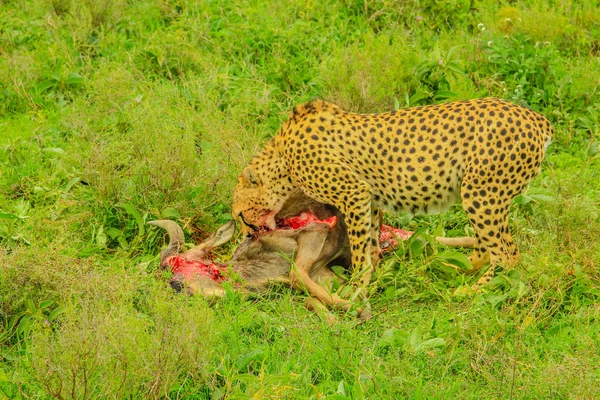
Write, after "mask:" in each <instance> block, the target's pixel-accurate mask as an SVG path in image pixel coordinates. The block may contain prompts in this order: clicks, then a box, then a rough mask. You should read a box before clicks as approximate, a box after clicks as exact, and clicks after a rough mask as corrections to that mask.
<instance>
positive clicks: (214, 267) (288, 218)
mask: <svg viewBox="0 0 600 400" xmlns="http://www.w3.org/2000/svg"><path fill="white" fill-rule="evenodd" d="M276 221H278V226H277V228H276V229H274V230H271V231H266V232H261V233H259V234H257V235H255V236H251V237H247V238H246V239H245V240H244V241H243V242H242V244H241V245H240V246H239V247H238V248H237V249H236V250H235V252H234V254H233V257H232V258H231V260H230V261H229V262H228V263H223V264H216V263H214V262H213V261H212V260H211V258H210V254H209V253H210V251H211V250H212V249H214V248H215V247H218V246H220V245H222V244H224V243H226V242H227V241H229V240H230V239H231V237H232V236H233V234H234V232H235V222H234V221H229V222H228V223H226V224H224V225H222V226H221V227H220V228H218V229H217V231H216V232H215V233H214V234H213V235H211V236H210V237H209V238H208V239H206V240H205V241H203V242H202V243H201V244H199V245H197V246H196V247H194V248H192V249H190V250H188V251H186V252H184V251H183V246H184V234H183V230H182V229H181V227H180V226H179V225H177V224H176V223H175V222H173V221H168V220H160V221H151V222H149V224H152V225H156V226H159V227H161V228H163V229H165V230H166V231H167V232H168V234H169V237H170V240H169V245H168V247H167V248H166V249H165V250H163V251H162V253H161V266H162V267H164V268H169V269H170V270H171V271H173V272H174V273H175V275H174V277H173V279H172V280H171V285H172V286H173V287H175V288H176V289H178V290H181V289H182V288H183V287H184V286H185V287H187V289H188V290H189V291H190V292H191V293H197V294H201V295H203V296H206V297H209V296H222V295H223V294H224V293H225V290H224V288H223V287H222V285H221V283H222V282H223V281H224V280H225V279H227V269H228V268H229V269H230V271H232V272H234V273H235V274H237V275H239V276H240V277H241V278H242V279H243V281H244V284H243V288H244V289H245V290H248V291H253V292H256V291H260V290H263V289H265V288H266V287H267V285H268V284H269V283H273V282H281V283H285V284H288V285H290V286H293V287H295V288H297V289H300V290H306V291H307V292H308V293H309V294H310V296H311V298H309V299H308V300H307V306H308V307H309V308H310V309H313V310H315V309H321V310H325V307H324V306H323V304H325V305H327V306H328V307H330V308H337V309H342V310H345V311H348V310H349V309H350V306H351V302H350V301H348V300H344V299H342V298H340V297H339V296H337V295H335V294H331V293H329V291H328V290H326V289H325V287H324V286H322V283H323V282H325V281H327V280H330V279H332V278H333V277H334V276H335V274H334V273H333V271H332V270H331V267H332V266H336V265H337V266H341V267H345V268H348V267H349V266H350V264H351V253H350V245H349V242H348V235H347V231H346V229H347V228H346V224H345V223H344V220H343V216H342V214H341V213H340V212H339V211H338V210H337V208H335V207H333V206H330V205H326V204H323V203H319V202H317V201H315V200H312V199H310V198H308V197H306V196H305V195H304V194H302V193H301V192H298V193H297V194H296V195H294V196H292V197H291V198H290V199H289V200H288V201H287V202H286V204H285V205H284V207H283V208H282V210H281V211H280V212H279V213H278V214H277V217H276ZM410 234H411V233H410V232H406V231H401V230H394V229H393V228H389V227H385V231H384V232H383V233H382V236H381V238H382V240H383V241H384V242H385V243H381V242H380V245H381V247H384V248H392V247H394V244H397V241H398V240H402V239H406V238H407V237H409V236H410ZM436 239H437V241H438V242H440V243H442V244H446V245H450V246H465V247H472V246H473V245H474V239H473V238H470V237H463V238H444V237H438V238H436ZM357 311H358V313H359V316H360V317H361V318H367V317H368V315H369V312H368V311H367V310H363V309H358V310H357ZM327 318H328V319H330V318H333V317H332V316H331V315H328V317H327Z"/></svg>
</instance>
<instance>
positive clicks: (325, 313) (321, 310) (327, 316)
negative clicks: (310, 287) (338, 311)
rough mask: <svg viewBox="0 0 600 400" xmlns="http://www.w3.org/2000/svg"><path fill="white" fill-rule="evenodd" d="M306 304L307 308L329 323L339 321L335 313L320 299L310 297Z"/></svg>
mask: <svg viewBox="0 0 600 400" xmlns="http://www.w3.org/2000/svg"><path fill="white" fill-rule="evenodd" d="M304 305H305V306H306V308H307V309H309V310H310V311H312V312H314V313H315V314H317V315H318V316H319V317H320V318H321V319H322V320H324V321H325V323H326V324H327V325H333V324H335V323H336V322H337V318H336V317H335V315H333V314H332V313H331V312H330V311H329V309H328V308H327V306H325V304H323V303H322V302H321V300H319V299H315V298H314V297H309V298H308V299H306V301H305V302H304Z"/></svg>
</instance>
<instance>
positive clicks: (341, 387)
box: [336, 380, 346, 396]
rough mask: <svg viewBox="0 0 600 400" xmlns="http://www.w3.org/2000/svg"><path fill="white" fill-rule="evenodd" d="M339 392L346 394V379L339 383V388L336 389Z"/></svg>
mask: <svg viewBox="0 0 600 400" xmlns="http://www.w3.org/2000/svg"><path fill="white" fill-rule="evenodd" d="M336 393H337V394H341V395H344V396H345V395H346V387H345V386H344V381H343V380H342V381H340V383H339V384H338V387H337V390H336Z"/></svg>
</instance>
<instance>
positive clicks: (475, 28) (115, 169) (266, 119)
mask: <svg viewBox="0 0 600 400" xmlns="http://www.w3.org/2000/svg"><path fill="white" fill-rule="evenodd" d="M599 8H600V3H599V2H598V1H597V0H579V1H566V0H565V1H559V0H553V1H550V2H547V1H542V0H529V1H525V0H521V1H510V2H497V1H491V0H443V1H436V2H430V1H420V0H411V1H404V2H397V1H391V0H384V1H353V0H345V1H339V2H335V1H326V2H316V1H300V0H292V1H283V0H269V1H267V2H265V1H256V0H245V1H236V2H233V1H231V2H227V1H206V2H200V1H198V2H194V1H186V0H154V1H139V2H138V1H126V0H100V1H93V0H31V1H16V0H3V1H2V0H0V346H1V350H2V353H0V398H2V397H6V398H35V399H45V398H60V399H66V398H78V399H84V398H185V399H218V398H330V399H346V398H352V399H362V398H384V399H387V398H409V399H434V398H437V399H446V398H469V399H471V398H472V399H482V398H490V399H496V398H522V399H538V398H556V399H563V398H565V399H566V398H574V399H592V398H597V397H600V389H599V388H600V308H599V304H600V284H599V280H600V275H599V272H598V265H600V240H599V239H598V238H599V237H600V87H599V86H600V64H599V63H598V60H599V57H600V13H598V9H599ZM482 96H497V97H501V98H505V99H508V100H511V101H514V102H517V103H519V104H523V105H526V106H528V107H531V108H533V109H534V110H536V111H538V112H541V113H543V114H544V115H546V116H547V117H548V118H550V120H551V121H552V124H553V126H554V128H555V138H554V142H553V144H552V146H551V147H550V149H549V151H548V154H547V157H546V160H545V162H544V165H543V170H542V173H541V174H540V175H539V176H538V177H537V178H536V179H535V180H534V181H533V182H532V184H531V186H530V188H529V189H528V191H527V193H525V194H524V195H523V196H520V197H518V198H517V199H516V200H515V203H514V206H513V208H512V211H511V216H512V219H511V227H512V230H513V232H514V234H515V237H516V239H517V241H518V244H519V247H520V249H521V254H522V259H521V263H520V264H519V265H518V267H517V268H516V269H514V270H512V271H509V272H504V273H501V274H500V275H499V276H497V277H496V278H495V279H494V281H493V282H492V285H491V286H490V287H489V289H488V290H487V291H486V292H484V293H480V294H477V295H472V296H466V295H463V294H461V293H462V288H463V287H465V286H466V285H469V284H470V283H472V282H473V281H474V280H475V279H477V277H476V276H473V275H468V274H464V273H463V272H462V271H458V272H457V269H456V268H455V267H456V265H460V264H461V262H462V260H463V258H464V257H463V256H462V252H463V251H462V250H460V252H461V253H457V252H455V250H454V249H445V248H442V247H437V246H435V245H431V244H429V241H428V238H429V236H428V234H439V233H446V234H449V235H464V234H465V233H466V234H469V233H472V232H471V231H470V229H471V228H470V227H469V225H468V220H467V218H466V216H465V214H464V212H463V211H462V210H461V209H460V208H459V207H455V208H453V209H452V210H451V211H450V212H449V213H446V214H444V215H439V216H429V217H415V218H411V217H409V216H394V215H389V216H387V218H388V221H390V222H393V223H395V224H397V225H400V226H404V227H407V228H410V229H417V228H419V227H421V228H423V234H422V238H421V239H418V240H413V241H411V242H410V243H407V244H406V246H405V247H404V248H402V249H400V250H399V251H398V252H397V253H396V254H395V255H392V256H390V257H389V258H388V259H387V260H386V261H385V262H384V263H383V264H382V266H381V267H380V269H379V270H378V271H377V273H376V277H375V278H376V279H375V281H374V284H373V286H372V295H371V302H372V306H373V313H374V315H375V318H373V319H372V320H370V321H367V322H365V323H359V322H358V321H357V320H356V319H355V318H353V316H350V315H348V316H343V315H342V316H340V318H339V320H340V321H339V323H337V324H336V325H335V326H332V327H329V326H327V325H325V324H324V323H323V322H321V321H320V320H319V318H318V317H317V316H315V315H313V314H311V313H310V312H308V311H306V310H305V309H304V306H303V298H304V297H305V296H304V295H303V294H300V293H294V292H292V291H291V290H290V289H288V288H285V287H281V288H275V289H273V290H272V291H270V292H269V293H266V294H264V295H261V296H257V297H254V298H249V299H245V298H243V297H242V296H241V295H240V294H238V293H236V292H234V291H229V292H228V294H227V296H226V297H225V298H224V299H222V300H220V301H218V302H216V303H213V304H209V303H207V302H206V301H205V300H203V299H201V298H197V297H187V296H181V295H175V294H174V293H172V291H171V290H170V289H169V288H168V286H167V284H166V281H167V278H168V277H167V276H166V275H165V273H163V272H161V271H160V270H159V269H158V253H159V250H160V247H161V246H162V245H163V243H164V238H163V235H162V233H160V232H158V230H154V229H148V228H147V225H145V222H146V221H148V220H152V219H156V218H159V217H161V218H171V219H175V220H177V221H178V222H179V223H181V224H182V225H184V226H186V232H187V233H188V234H189V236H188V238H189V241H190V242H199V241H200V240H202V239H203V238H205V237H206V236H207V234H209V233H210V232H211V231H213V230H214V229H215V228H216V227H217V226H218V225H219V224H220V223H222V222H223V221H225V220H227V219H228V218H230V217H229V210H230V204H231V193H232V189H233V185H234V184H235V178H236V176H237V175H238V174H239V172H240V171H241V169H242V168H243V167H244V165H245V164H246V163H247V162H248V160H249V158H250V157H251V156H252V155H253V154H254V153H255V151H256V150H257V149H259V148H260V146H261V144H262V143H264V142H265V141H266V140H267V139H268V138H269V137H271V136H273V135H274V134H275V132H276V131H277V128H278V126H279V125H280V124H281V122H282V121H283V120H284V119H285V117H286V115H287V114H288V112H289V111H290V110H291V108H292V106H293V105H295V104H297V103H300V102H302V101H306V100H308V99H311V98H314V97H319V98H323V99H326V100H329V101H332V102H335V103H337V104H339V105H341V106H342V107H344V108H346V109H348V110H351V111H358V112H376V111H388V110H392V109H394V108H399V107H405V106H413V105H422V104H432V103H439V102H444V101H450V100H457V99H468V98H475V97H482ZM426 243H427V244H426ZM230 252H231V248H229V249H224V250H223V251H222V254H223V255H224V257H227V255H228V254H230ZM464 253H465V254H466V253H468V252H467V251H464ZM459 269H460V268H459Z"/></svg>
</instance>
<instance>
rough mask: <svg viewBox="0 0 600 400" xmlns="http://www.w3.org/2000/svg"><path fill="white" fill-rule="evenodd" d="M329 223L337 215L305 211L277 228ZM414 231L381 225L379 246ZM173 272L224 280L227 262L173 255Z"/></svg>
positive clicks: (170, 260) (169, 261)
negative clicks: (314, 213)
mask: <svg viewBox="0 0 600 400" xmlns="http://www.w3.org/2000/svg"><path fill="white" fill-rule="evenodd" d="M313 222H314V223H320V224H327V225H328V226H329V227H330V228H332V229H333V227H335V225H336V224H337V217H336V216H331V217H329V218H325V219H319V218H317V217H316V216H315V215H313V214H311V213H308V212H304V213H302V214H300V215H298V216H296V217H290V218H284V219H282V220H280V221H278V223H277V229H301V228H305V227H306V226H307V225H308V224H311V223H313ZM412 234H413V232H410V231H405V230H402V229H397V228H393V227H391V226H389V225H382V226H381V234H380V235H379V247H380V248H381V251H382V252H387V251H390V250H393V249H395V248H396V247H398V241H399V240H406V239H408V238H409V237H410V236H411V235H412ZM166 263H167V265H168V266H169V267H170V268H171V272H172V273H173V274H181V275H183V277H184V278H185V279H186V280H187V279H192V278H194V277H195V276H197V275H200V276H206V277H208V278H210V279H212V280H213V281H215V282H223V281H224V280H225V279H227V277H226V264H220V263H214V262H210V263H208V260H204V262H203V261H198V260H188V259H186V258H185V257H183V256H179V255H178V256H171V257H169V258H167V260H166Z"/></svg>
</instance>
